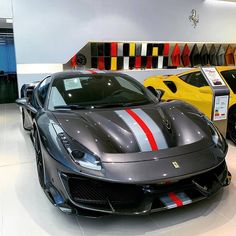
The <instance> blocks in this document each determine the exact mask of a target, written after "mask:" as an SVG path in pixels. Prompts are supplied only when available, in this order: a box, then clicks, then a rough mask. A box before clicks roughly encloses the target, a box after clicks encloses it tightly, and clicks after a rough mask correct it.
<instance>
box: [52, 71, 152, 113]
mask: <svg viewBox="0 0 236 236" xmlns="http://www.w3.org/2000/svg"><path fill="white" fill-rule="evenodd" d="M154 98H155V97H154V96H153V95H152V94H151V93H150V92H149V91H147V90H146V89H145V88H144V87H143V86H141V85H140V84H139V83H138V82H136V81H135V80H134V79H132V78H130V77H128V76H125V75H109V74H93V75H79V76H76V77H69V78H63V79H55V80H54V81H53V84H52V88H51V93H50V99H49V109H51V110H53V109H54V107H55V106H65V105H72V104H73V105H75V104H76V105H82V106H95V107H96V106H97V107H99V105H105V104H123V103H129V104H135V105H138V104H147V103H150V102H153V101H154Z"/></svg>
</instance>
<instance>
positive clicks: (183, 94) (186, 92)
mask: <svg viewBox="0 0 236 236" xmlns="http://www.w3.org/2000/svg"><path fill="white" fill-rule="evenodd" d="M179 78H180V80H182V88H180V86H178V88H177V90H178V92H179V94H180V95H179V98H180V99H181V100H183V101H186V102H188V103H190V104H191V105H193V106H195V107H196V108H197V109H199V110H200V111H202V112H203V113H204V114H206V115H207V116H208V117H209V118H210V117H211V110H212V90H211V88H210V86H209V85H208V83H207V81H206V79H205V77H204V76H203V74H202V72H201V71H195V72H192V73H188V74H184V75H182V76H179Z"/></svg>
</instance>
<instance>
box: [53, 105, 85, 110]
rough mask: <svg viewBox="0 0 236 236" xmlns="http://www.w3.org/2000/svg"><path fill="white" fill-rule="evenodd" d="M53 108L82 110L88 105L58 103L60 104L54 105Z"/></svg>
mask: <svg viewBox="0 0 236 236" xmlns="http://www.w3.org/2000/svg"><path fill="white" fill-rule="evenodd" d="M54 109H70V110H83V109H89V107H85V106H81V105H60V106H54Z"/></svg>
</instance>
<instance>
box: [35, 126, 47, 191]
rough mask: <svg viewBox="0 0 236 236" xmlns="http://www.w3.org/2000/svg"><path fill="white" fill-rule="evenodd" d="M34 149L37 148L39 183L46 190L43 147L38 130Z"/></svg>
mask: <svg viewBox="0 0 236 236" xmlns="http://www.w3.org/2000/svg"><path fill="white" fill-rule="evenodd" d="M34 147H35V153H36V164H37V172H38V178H39V183H40V185H41V187H42V188H43V189H44V188H45V183H44V166H43V157H42V151H41V146H40V140H39V134H38V132H37V130H35V132H34Z"/></svg>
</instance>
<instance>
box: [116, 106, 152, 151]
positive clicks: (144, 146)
mask: <svg viewBox="0 0 236 236" xmlns="http://www.w3.org/2000/svg"><path fill="white" fill-rule="evenodd" d="M115 112H116V114H117V115H118V116H119V117H120V118H121V119H122V120H123V121H124V122H125V123H126V125H127V126H128V127H129V128H130V130H131V131H132V133H133V135H134V137H135V139H136V141H137V143H138V146H139V148H140V150H141V151H142V152H148V151H151V150H152V149H151V146H150V143H149V141H148V139H147V136H146V134H145V132H144V131H143V129H142V128H141V127H140V126H139V125H138V123H137V122H136V121H135V120H134V119H133V118H132V117H131V116H130V115H129V114H128V113H127V112H126V111H125V110H119V111H115Z"/></svg>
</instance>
